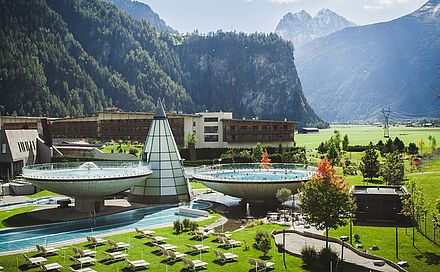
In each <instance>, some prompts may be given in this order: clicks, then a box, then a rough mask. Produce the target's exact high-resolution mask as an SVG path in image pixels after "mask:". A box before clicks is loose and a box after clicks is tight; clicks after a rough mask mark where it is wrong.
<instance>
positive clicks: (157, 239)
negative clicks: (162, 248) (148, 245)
mask: <svg viewBox="0 0 440 272" xmlns="http://www.w3.org/2000/svg"><path fill="white" fill-rule="evenodd" d="M148 238H150V239H151V241H152V242H153V243H165V241H166V240H168V238H166V237H162V236H150V237H148Z"/></svg>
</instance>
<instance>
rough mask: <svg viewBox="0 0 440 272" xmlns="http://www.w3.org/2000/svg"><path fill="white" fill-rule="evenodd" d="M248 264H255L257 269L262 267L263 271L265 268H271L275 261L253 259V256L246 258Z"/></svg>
mask: <svg viewBox="0 0 440 272" xmlns="http://www.w3.org/2000/svg"><path fill="white" fill-rule="evenodd" d="M248 262H249V264H250V265H251V266H255V268H256V269H257V270H258V269H260V268H261V269H263V270H264V271H266V270H267V269H271V268H273V267H272V266H274V265H275V263H272V262H266V261H263V260H260V259H254V258H249V260H248Z"/></svg>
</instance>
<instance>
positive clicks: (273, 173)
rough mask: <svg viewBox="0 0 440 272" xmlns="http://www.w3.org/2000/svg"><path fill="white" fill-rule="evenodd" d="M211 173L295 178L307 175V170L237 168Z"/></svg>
mask: <svg viewBox="0 0 440 272" xmlns="http://www.w3.org/2000/svg"><path fill="white" fill-rule="evenodd" d="M211 175H212V176H214V177H216V178H220V179H231V180H260V181H261V180H296V179H302V178H305V177H307V172H304V171H298V170H252V171H249V170H237V171H220V172H212V173H211Z"/></svg>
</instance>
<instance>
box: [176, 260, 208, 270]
mask: <svg viewBox="0 0 440 272" xmlns="http://www.w3.org/2000/svg"><path fill="white" fill-rule="evenodd" d="M181 259H182V262H183V263H184V264H185V265H186V266H187V267H188V268H189V269H190V270H193V271H196V270H197V269H198V268H204V267H205V266H206V265H207V264H208V263H205V262H203V261H201V260H191V259H187V258H183V257H182V258H181Z"/></svg>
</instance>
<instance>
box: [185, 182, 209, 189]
mask: <svg viewBox="0 0 440 272" xmlns="http://www.w3.org/2000/svg"><path fill="white" fill-rule="evenodd" d="M189 184H190V185H191V188H192V189H193V190H194V189H205V188H208V187H206V186H205V185H203V184H202V183H200V182H197V181H193V180H191V181H190V182H189Z"/></svg>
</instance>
